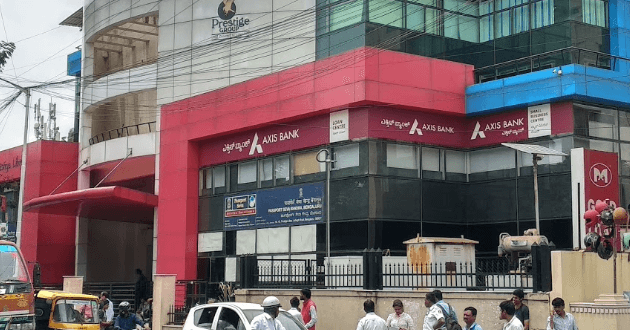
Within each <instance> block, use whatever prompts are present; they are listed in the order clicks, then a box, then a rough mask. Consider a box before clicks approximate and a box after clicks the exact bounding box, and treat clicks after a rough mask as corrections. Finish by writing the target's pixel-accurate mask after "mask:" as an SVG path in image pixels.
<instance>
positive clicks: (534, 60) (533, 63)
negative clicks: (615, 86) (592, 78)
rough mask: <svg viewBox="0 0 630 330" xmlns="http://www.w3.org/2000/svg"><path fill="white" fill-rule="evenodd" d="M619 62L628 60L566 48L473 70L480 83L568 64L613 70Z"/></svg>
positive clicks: (585, 50) (476, 79) (576, 48)
mask: <svg viewBox="0 0 630 330" xmlns="http://www.w3.org/2000/svg"><path fill="white" fill-rule="evenodd" d="M619 61H628V59H626V58H623V57H618V56H614V55H610V54H606V53H601V52H596V51H592V50H587V49H582V48H578V47H567V48H562V49H558V50H553V51H549V52H545V53H541V54H536V55H531V56H527V57H523V58H519V59H516V60H511V61H507V62H503V63H498V64H493V65H489V66H486V67H482V68H478V69H475V71H474V72H475V81H476V82H477V83H482V82H486V81H492V80H497V79H502V78H507V77H512V76H516V75H520V74H523V73H528V72H534V71H541V70H545V69H551V68H554V67H558V66H562V65H568V64H581V65H585V66H592V67H597V68H600V69H607V70H614V69H615V66H616V65H617V63H618V62H619Z"/></svg>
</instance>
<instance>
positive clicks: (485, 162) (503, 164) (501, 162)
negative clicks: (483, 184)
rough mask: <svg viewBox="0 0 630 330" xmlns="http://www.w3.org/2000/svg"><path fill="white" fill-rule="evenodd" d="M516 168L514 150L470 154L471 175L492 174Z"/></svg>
mask: <svg viewBox="0 0 630 330" xmlns="http://www.w3.org/2000/svg"><path fill="white" fill-rule="evenodd" d="M514 168H516V164H515V158H514V150H512V149H508V148H494V149H486V150H477V151H472V152H471V153H470V173H481V172H490V171H497V170H507V169H514Z"/></svg>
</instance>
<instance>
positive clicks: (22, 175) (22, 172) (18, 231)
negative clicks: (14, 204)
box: [0, 78, 31, 247]
mask: <svg viewBox="0 0 630 330" xmlns="http://www.w3.org/2000/svg"><path fill="white" fill-rule="evenodd" d="M0 80H2V81H4V82H6V83H8V84H10V85H11V86H13V87H15V88H17V89H19V90H20V91H21V92H22V93H24V94H26V103H25V104H24V141H23V142H22V164H21V166H20V193H19V197H18V214H17V224H16V228H15V244H16V245H17V246H18V247H20V245H21V241H22V213H23V211H22V204H24V188H25V185H26V156H27V152H26V145H27V142H28V107H29V104H30V103H31V90H30V88H28V87H27V88H24V87H22V86H19V85H17V84H15V83H12V82H10V81H8V80H6V79H3V78H0Z"/></svg>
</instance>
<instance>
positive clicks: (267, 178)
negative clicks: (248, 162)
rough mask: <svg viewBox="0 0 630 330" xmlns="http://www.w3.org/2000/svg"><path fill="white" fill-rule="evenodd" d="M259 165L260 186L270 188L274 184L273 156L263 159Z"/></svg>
mask: <svg viewBox="0 0 630 330" xmlns="http://www.w3.org/2000/svg"><path fill="white" fill-rule="evenodd" d="M258 165H259V166H258V171H259V173H258V177H260V187H261V188H268V187H271V186H273V158H265V159H261V160H260V162H259V164H258Z"/></svg>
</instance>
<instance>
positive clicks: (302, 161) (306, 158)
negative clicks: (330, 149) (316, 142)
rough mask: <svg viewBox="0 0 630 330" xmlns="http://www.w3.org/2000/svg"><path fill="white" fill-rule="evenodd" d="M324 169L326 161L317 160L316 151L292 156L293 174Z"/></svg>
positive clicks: (322, 170) (310, 172)
mask: <svg viewBox="0 0 630 330" xmlns="http://www.w3.org/2000/svg"><path fill="white" fill-rule="evenodd" d="M324 171H326V163H324V162H322V163H320V162H318V161H317V151H311V152H305V153H301V154H296V155H294V156H293V173H294V175H295V176H299V175H305V174H313V173H319V172H324Z"/></svg>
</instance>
